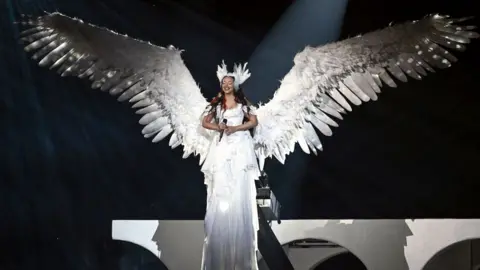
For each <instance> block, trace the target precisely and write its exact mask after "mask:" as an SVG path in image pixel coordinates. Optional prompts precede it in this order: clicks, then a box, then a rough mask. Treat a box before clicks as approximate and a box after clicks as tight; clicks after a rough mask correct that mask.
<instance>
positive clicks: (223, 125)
mask: <svg viewBox="0 0 480 270" xmlns="http://www.w3.org/2000/svg"><path fill="white" fill-rule="evenodd" d="M226 128H227V125H225V123H220V124H218V131H222V130H225V129H226Z"/></svg>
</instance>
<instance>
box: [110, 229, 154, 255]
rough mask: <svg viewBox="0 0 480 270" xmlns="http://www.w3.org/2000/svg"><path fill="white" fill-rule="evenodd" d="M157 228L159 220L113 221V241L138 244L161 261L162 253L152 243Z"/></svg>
mask: <svg viewBox="0 0 480 270" xmlns="http://www.w3.org/2000/svg"><path fill="white" fill-rule="evenodd" d="M157 227H158V221H157V220H113V221H112V239H113V240H121V241H125V242H130V243H133V244H137V245H139V246H141V247H143V248H145V249H147V250H148V251H150V252H152V253H153V255H155V256H157V257H158V258H159V259H160V255H161V252H160V251H159V250H158V247H157V244H156V243H155V242H154V241H152V237H153V235H154V234H155V231H156V230H157Z"/></svg>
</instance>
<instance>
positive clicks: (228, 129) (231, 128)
mask: <svg viewBox="0 0 480 270" xmlns="http://www.w3.org/2000/svg"><path fill="white" fill-rule="evenodd" d="M237 131H238V126H227V127H226V128H225V131H224V132H225V134H227V135H230V134H233V133H235V132H237Z"/></svg>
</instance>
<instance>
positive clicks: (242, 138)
mask: <svg viewBox="0 0 480 270" xmlns="http://www.w3.org/2000/svg"><path fill="white" fill-rule="evenodd" d="M252 109H253V108H252ZM246 112H247V108H246V106H243V105H241V104H238V105H237V106H236V107H234V108H232V109H227V110H221V109H220V108H217V119H219V121H223V119H227V121H228V122H227V125H229V126H235V125H240V124H242V122H243V119H244V115H245V113H246ZM249 113H252V114H254V112H253V110H251V111H250V112H249ZM219 139H220V134H218V135H217V136H216V137H215V138H214V141H213V142H212V146H211V148H210V151H209V154H208V156H207V158H206V160H205V163H204V165H203V166H202V172H203V173H204V175H205V184H206V185H207V211H206V215H205V242H204V246H203V257H202V266H201V269H202V270H257V269H258V267H257V256H256V251H257V231H258V228H259V226H258V213H257V205H256V188H255V180H256V179H258V177H259V176H260V170H259V167H258V163H257V160H256V156H255V152H254V148H253V139H252V137H251V135H250V132H249V131H237V132H235V133H233V134H230V135H228V136H227V135H226V134H224V135H223V137H222V139H221V140H220V141H219Z"/></svg>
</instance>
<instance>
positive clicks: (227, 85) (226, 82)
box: [222, 77, 235, 94]
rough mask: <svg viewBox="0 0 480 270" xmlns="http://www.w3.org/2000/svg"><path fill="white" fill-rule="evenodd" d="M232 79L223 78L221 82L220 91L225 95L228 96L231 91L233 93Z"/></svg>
mask: <svg viewBox="0 0 480 270" xmlns="http://www.w3.org/2000/svg"><path fill="white" fill-rule="evenodd" d="M233 81H234V80H233V78H232V77H225V78H223V80H222V91H223V92H224V93H225V94H230V93H232V92H233V91H235V88H234V86H233Z"/></svg>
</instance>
